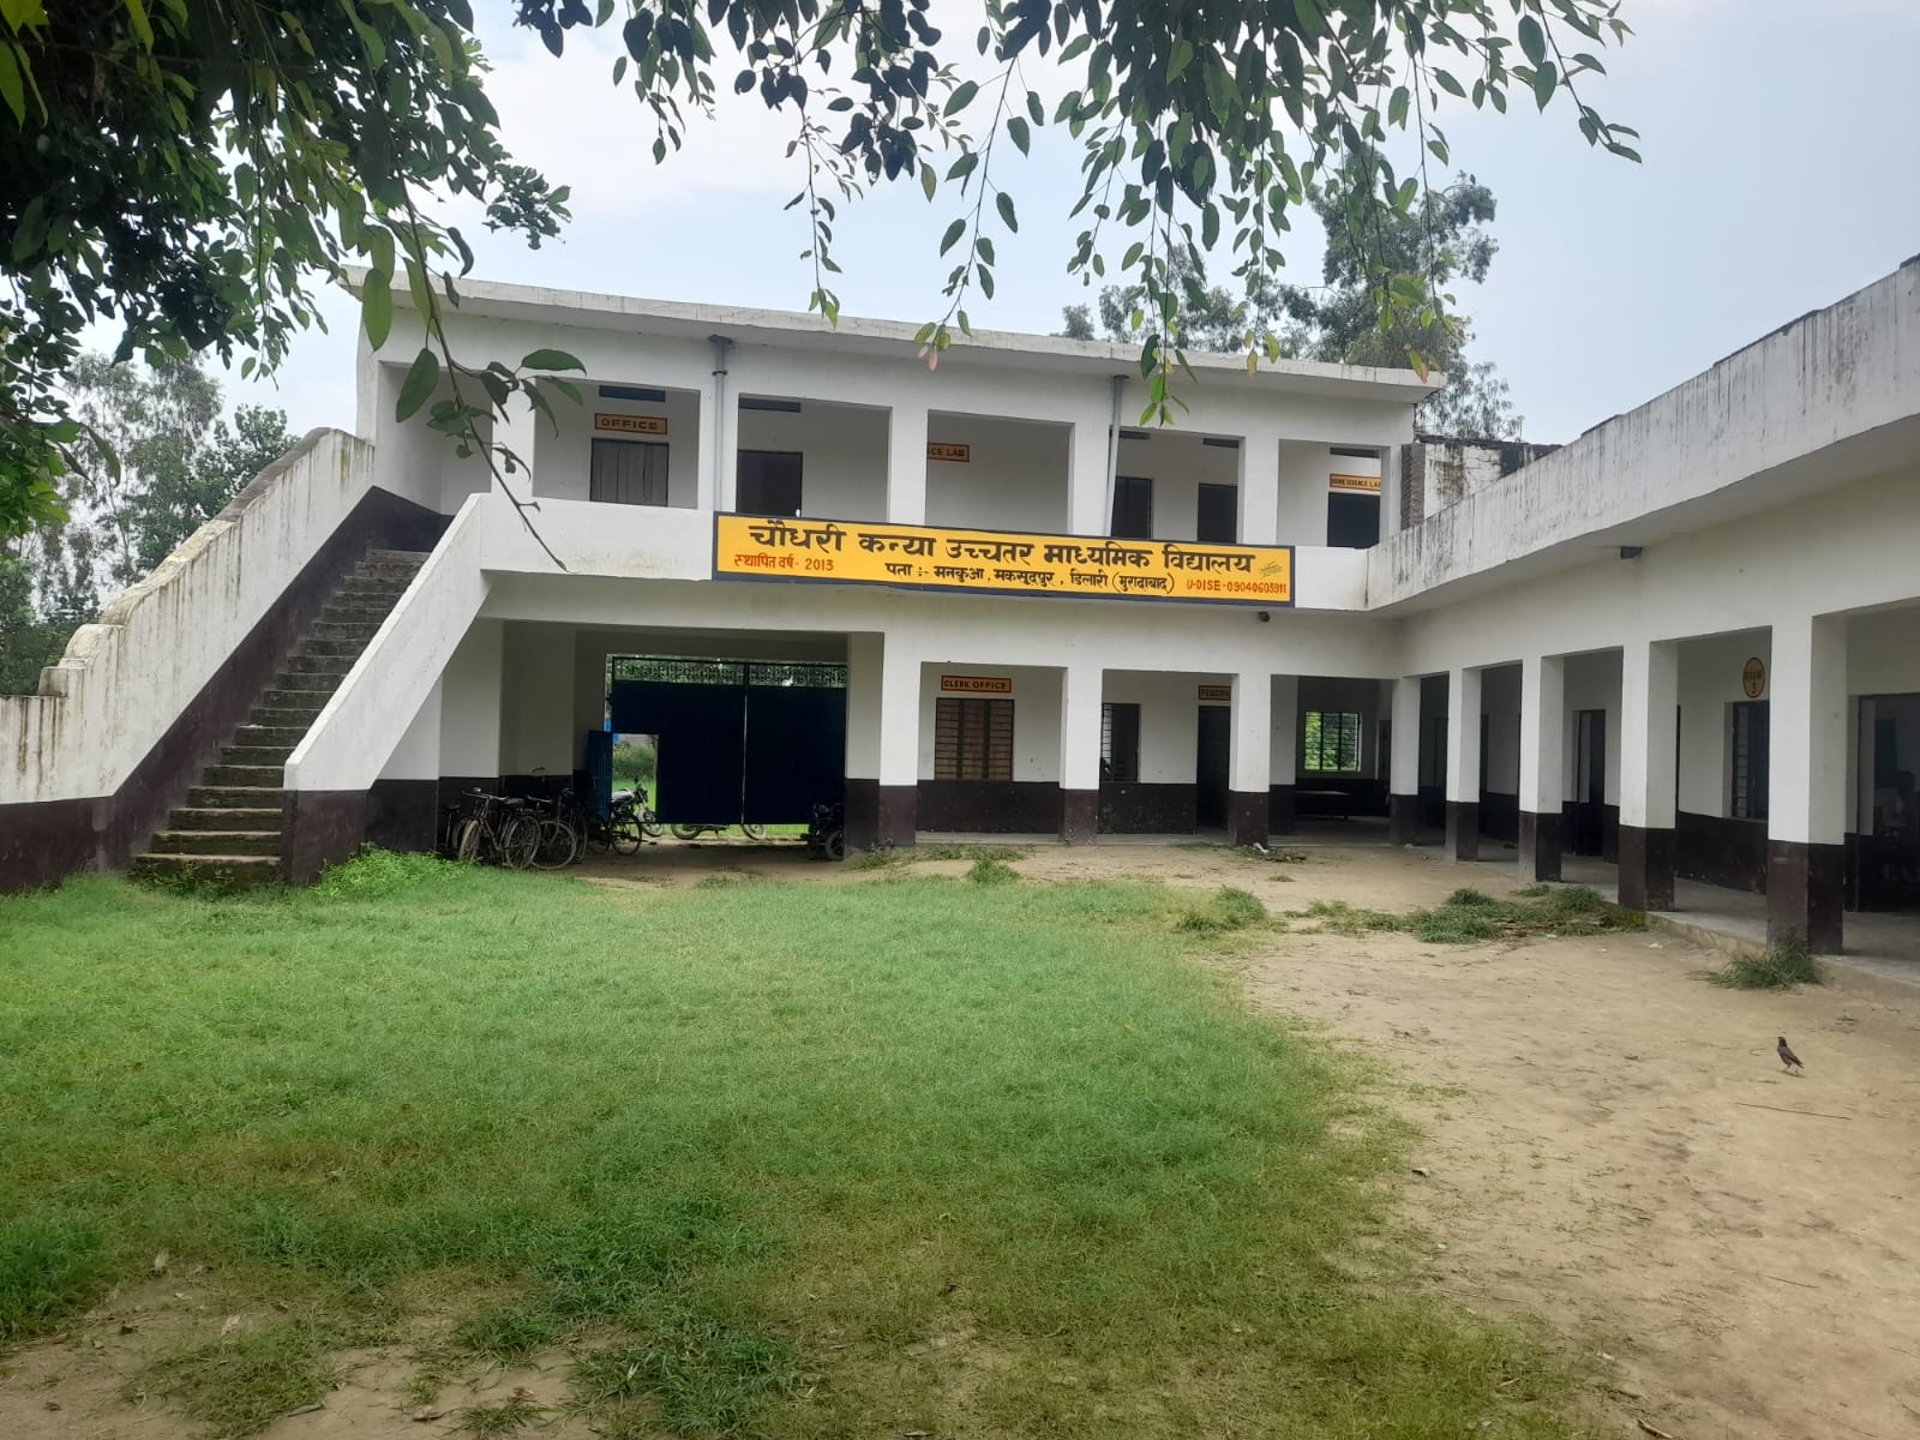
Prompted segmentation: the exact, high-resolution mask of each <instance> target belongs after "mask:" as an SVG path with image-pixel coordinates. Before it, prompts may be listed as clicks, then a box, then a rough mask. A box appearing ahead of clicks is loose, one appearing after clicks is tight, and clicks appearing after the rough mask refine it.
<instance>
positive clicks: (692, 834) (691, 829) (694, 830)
mask: <svg viewBox="0 0 1920 1440" xmlns="http://www.w3.org/2000/svg"><path fill="white" fill-rule="evenodd" d="M706 833H707V827H706V826H704V825H676V826H674V827H673V838H674V839H676V840H698V839H699V838H700V837H701V836H702V835H704V834H706Z"/></svg>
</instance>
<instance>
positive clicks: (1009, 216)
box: [993, 190, 1020, 232]
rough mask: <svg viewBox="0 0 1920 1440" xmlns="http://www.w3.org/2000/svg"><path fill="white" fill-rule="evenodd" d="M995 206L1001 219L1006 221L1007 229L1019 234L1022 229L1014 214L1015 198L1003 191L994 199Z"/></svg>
mask: <svg viewBox="0 0 1920 1440" xmlns="http://www.w3.org/2000/svg"><path fill="white" fill-rule="evenodd" d="M993 204H994V208H995V209H996V210H998V211H999V212H1000V218H1001V219H1002V220H1004V221H1006V224H1007V229H1009V230H1012V231H1016V232H1017V231H1018V230H1019V229H1020V221H1019V220H1018V219H1017V218H1015V216H1014V213H1013V196H1011V195H1009V194H1008V193H1007V192H1006V191H1004V190H1002V191H1001V192H1000V193H999V194H998V195H996V196H994V197H993Z"/></svg>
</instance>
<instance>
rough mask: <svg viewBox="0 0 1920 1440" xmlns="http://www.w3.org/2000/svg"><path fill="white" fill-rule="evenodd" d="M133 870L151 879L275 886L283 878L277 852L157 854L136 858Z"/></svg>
mask: <svg viewBox="0 0 1920 1440" xmlns="http://www.w3.org/2000/svg"><path fill="white" fill-rule="evenodd" d="M131 868H132V873H133V874H134V876H135V877H137V878H143V879H148V880H159V879H168V880H180V881H192V882H203V883H212V884H218V885H248V886H251V885H273V884H276V883H278V881H279V879H280V857H279V856H278V855H199V854H195V855H158V854H155V853H154V852H152V851H148V852H147V853H146V854H145V855H136V856H134V858H133V865H132V867H131Z"/></svg>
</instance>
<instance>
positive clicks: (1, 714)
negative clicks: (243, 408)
mask: <svg viewBox="0 0 1920 1440" xmlns="http://www.w3.org/2000/svg"><path fill="white" fill-rule="evenodd" d="M373 457H374V447H373V446H372V445H371V444H369V443H368V442H366V441H364V440H362V439H360V438H359V437H357V436H354V435H350V434H348V433H346V432H345V431H342V430H332V429H320V430H313V431H309V432H308V434H307V435H306V436H305V437H304V438H303V439H302V440H301V441H300V443H299V444H298V445H296V446H295V447H294V448H293V449H292V450H290V451H288V452H287V453H286V454H285V455H284V456H282V457H281V458H280V459H279V460H276V461H275V462H274V463H273V464H272V465H269V466H268V467H267V468H266V469H265V470H262V471H261V472H260V474H259V475H257V476H256V477H255V478H254V479H253V480H252V481H251V482H250V483H249V484H248V485H247V486H246V488H245V489H243V490H242V491H241V492H240V493H239V494H238V495H236V496H235V497H234V499H233V501H232V503H231V504H229V505H228V506H227V507H226V509H224V510H222V511H221V512H220V513H219V514H218V515H216V516H214V517H213V519H211V520H209V521H208V522H207V523H206V524H204V525H202V526H201V527H200V528H199V529H198V530H196V531H194V532H193V534H192V535H190V536H188V537H187V539H186V540H184V541H182V542H181V544H180V545H179V547H178V548H177V549H175V550H174V552H173V553H172V554H171V555H169V556H168V557H167V558H166V559H165V560H163V561H161V562H160V564H159V565H158V566H157V567H156V568H155V569H154V571H153V573H152V574H151V575H149V576H147V577H146V578H145V579H144V580H141V581H139V582H138V583H136V584H134V585H132V586H130V587H128V588H127V589H126V590H124V591H122V592H121V593H120V594H119V595H117V596H115V597H114V599H113V600H111V601H110V602H109V603H108V604H107V606H106V608H105V609H104V610H102V611H101V613H100V619H99V620H98V621H97V622H96V623H94V624H91V625H83V626H81V627H80V629H79V630H78V631H76V632H75V633H74V636H73V638H72V639H71V640H70V641H69V642H68V643H67V649H66V653H65V655H63V656H62V657H61V659H60V661H59V662H58V663H57V664H54V665H49V666H48V667H47V668H46V669H45V670H43V671H41V672H40V690H39V693H38V694H35V695H5V696H0V756H4V757H5V759H4V761H0V804H20V803H30V802H36V801H49V800H76V799H86V798H89V797H95V796H105V795H112V794H113V793H114V792H115V791H117V790H118V789H119V787H120V786H121V784H122V783H123V782H124V781H125V780H126V779H127V777H128V775H130V774H131V773H132V772H133V770H134V768H135V767H136V766H137V765H138V764H139V763H140V761H141V760H142V759H143V758H144V757H145V756H146V754H147V753H148V751H150V750H151V749H152V748H153V746H154V745H155V744H156V743H157V742H158V741H159V740H160V739H161V737H162V736H163V735H165V734H166V732H167V730H168V727H169V726H171V725H172V724H173V723H174V721H175V720H177V719H178V718H179V717H180V715H181V714H182V713H183V712H184V711H185V710H186V708H187V707H188V706H189V705H191V704H192V703H193V702H194V700H195V698H196V697H197V696H198V695H199V694H200V692H201V689H202V687H204V686H205V685H206V683H207V681H208V680H209V678H210V677H212V675H213V674H214V672H215V671H216V670H218V669H219V668H220V666H221V665H222V663H224V662H225V661H226V659H227V657H228V656H229V655H231V654H232V653H233V650H234V648H235V646H237V645H238V644H239V643H240V642H241V641H242V640H244V639H245V638H246V637H247V635H248V634H249V632H251V631H252V629H253V627H254V626H255V625H256V624H258V623H259V621H260V620H261V618H262V617H263V616H264V615H266V613H267V612H268V610H269V609H270V608H271V607H272V606H273V604H274V602H275V601H276V600H278V599H279V598H280V595H281V594H282V592H283V591H284V590H285V589H286V587H287V585H288V583H289V582H290V581H291V580H292V579H293V578H294V577H295V576H297V575H299V574H300V572H301V570H302V568H303V567H304V566H305V565H306V564H307V562H308V561H309V560H311V559H312V558H313V557H314V555H315V553H316V552H317V551H318V550H319V549H320V547H321V546H322V545H324V544H325V543H326V542H327V540H328V538H329V537H330V536H332V535H333V533H334V532H335V530H336V529H338V527H339V526H340V524H341V522H342V521H343V520H345V519H346V518H347V516H348V515H349V514H351V513H352V511H353V509H354V507H355V506H356V505H358V504H359V502H360V500H361V499H362V497H364V496H365V495H366V494H367V492H368V490H369V489H371V488H372V485H373Z"/></svg>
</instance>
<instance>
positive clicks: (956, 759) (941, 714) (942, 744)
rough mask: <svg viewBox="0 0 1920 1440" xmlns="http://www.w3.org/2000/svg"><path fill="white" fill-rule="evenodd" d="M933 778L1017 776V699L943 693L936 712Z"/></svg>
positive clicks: (1000, 778)
mask: <svg viewBox="0 0 1920 1440" xmlns="http://www.w3.org/2000/svg"><path fill="white" fill-rule="evenodd" d="M933 778H934V779H936V780H1011V779H1013V701H1011V700H981V699H974V698H967V699H961V698H960V697H958V696H950V695H942V696H941V697H940V698H939V700H938V701H937V702H936V703H935V706H934V715H933Z"/></svg>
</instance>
